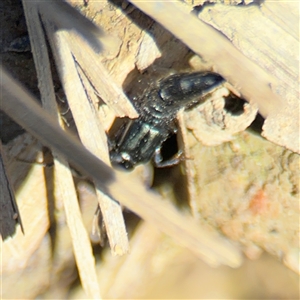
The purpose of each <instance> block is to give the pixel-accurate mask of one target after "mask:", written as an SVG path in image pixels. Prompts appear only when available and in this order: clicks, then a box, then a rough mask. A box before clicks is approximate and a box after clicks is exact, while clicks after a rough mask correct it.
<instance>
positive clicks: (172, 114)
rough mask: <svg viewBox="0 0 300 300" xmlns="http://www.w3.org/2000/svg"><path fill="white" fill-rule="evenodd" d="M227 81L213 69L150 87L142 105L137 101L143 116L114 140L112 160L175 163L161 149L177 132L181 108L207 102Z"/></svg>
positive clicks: (161, 164)
mask: <svg viewBox="0 0 300 300" xmlns="http://www.w3.org/2000/svg"><path fill="white" fill-rule="evenodd" d="M223 82H224V79H223V77H221V76H220V75H218V74H216V73H213V72H195V73H182V74H174V75H171V76H168V77H166V78H164V79H162V80H160V81H159V82H157V83H156V85H155V86H154V87H153V86H152V87H151V89H148V90H146V92H145V93H144V94H143V95H142V97H141V99H140V105H136V109H137V111H138V113H139V117H138V118H137V119H133V120H128V121H127V122H125V123H124V124H123V125H122V126H121V127H120V128H119V130H118V131H117V133H116V135H115V137H114V140H113V141H111V143H110V160H111V162H112V164H113V165H121V166H123V167H124V168H125V169H128V170H129V169H132V168H134V167H135V165H137V164H141V163H146V162H148V161H150V160H151V159H152V158H153V159H154V163H155V165H156V166H157V167H164V166H168V165H171V164H170V163H169V162H168V161H163V159H162V156H161V154H160V150H161V146H162V144H163V142H164V141H166V140H167V139H168V138H169V137H170V136H171V135H172V134H174V133H176V132H177V126H176V115H177V113H178V111H179V110H180V109H187V108H190V107H191V106H193V105H195V104H200V103H203V102H204V101H205V96H207V95H208V94H210V93H212V92H213V90H215V88H216V87H218V86H219V85H220V84H222V83H223ZM178 160H179V159H178ZM174 162H175V161H174ZM174 162H173V163H172V164H174ZM177 162H178V161H177Z"/></svg>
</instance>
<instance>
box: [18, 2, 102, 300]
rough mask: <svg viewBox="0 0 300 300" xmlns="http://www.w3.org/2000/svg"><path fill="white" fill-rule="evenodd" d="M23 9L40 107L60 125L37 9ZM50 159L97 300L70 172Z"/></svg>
mask: <svg viewBox="0 0 300 300" xmlns="http://www.w3.org/2000/svg"><path fill="white" fill-rule="evenodd" d="M23 6H24V11H25V15H26V19H27V26H28V31H29V34H30V38H31V45H32V50H33V51H32V53H33V57H34V61H35V66H36V71H37V74H38V80H39V88H40V93H41V99H42V103H43V107H44V108H45V109H46V110H47V111H48V112H49V113H50V114H51V115H52V116H53V117H55V118H56V119H57V122H59V116H58V110H57V105H56V100H55V93H54V87H53V81H52V75H51V69H50V61H49V57H48V52H47V46H46V40H45V37H44V32H43V29H42V26H41V23H40V18H39V14H38V11H37V6H36V5H32V4H30V3H27V2H26V1H24V2H23ZM36 126H39V124H38V123H37V124H36ZM53 157H54V173H55V176H56V181H57V183H58V185H57V186H56V187H55V188H56V189H57V190H58V194H59V195H60V196H61V199H62V201H63V204H64V208H65V213H66V217H67V223H68V227H69V229H70V233H71V237H72V242H73V249H74V255H75V258H76V262H77V266H78V271H79V275H80V278H81V282H82V286H83V288H84V290H85V291H86V293H87V295H88V296H89V297H92V298H94V299H98V298H99V297H100V290H99V286H98V281H97V275H96V271H95V260H94V256H93V253H92V247H91V243H90V240H89V236H88V234H87V231H86V229H85V227H84V224H83V221H82V217H81V213H80V208H79V205H78V199H77V194H76V190H75V185H74V181H73V178H72V174H71V170H70V168H69V166H68V163H67V161H66V160H65V159H64V158H63V157H62V156H61V155H60V154H59V153H56V150H55V149H54V151H53Z"/></svg>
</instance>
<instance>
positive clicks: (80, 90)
mask: <svg viewBox="0 0 300 300" xmlns="http://www.w3.org/2000/svg"><path fill="white" fill-rule="evenodd" d="M45 25H46V28H47V32H48V35H49V37H50V44H51V47H52V49H53V53H54V56H55V58H56V61H57V66H58V70H59V73H60V77H61V82H62V85H63V87H64V91H65V93H66V97H67V99H68V104H69V107H70V109H71V111H72V115H73V118H74V120H75V123H76V125H77V131H78V133H79V136H80V139H81V141H82V143H83V145H85V147H86V148H87V149H88V150H89V151H91V152H92V153H93V154H94V155H95V156H97V157H99V158H101V159H102V161H105V162H106V164H110V161H109V157H108V147H107V141H106V137H105V132H104V129H103V128H102V126H101V125H100V123H99V120H98V118H97V115H96V112H95V108H94V106H93V103H92V101H91V100H90V99H89V98H88V95H87V94H86V91H85V89H84V86H83V82H82V80H84V82H85V83H86V85H88V82H87V80H85V79H84V74H83V73H82V72H81V78H82V79H81V78H80V77H79V74H78V71H77V68H76V65H75V61H74V59H73V56H72V53H71V50H70V48H69V47H68V43H67V39H66V37H65V36H66V34H67V33H65V32H62V31H60V32H57V33H56V34H55V33H54V31H52V29H51V28H52V27H51V25H50V24H49V23H48V22H46V23H45ZM96 188H97V195H98V201H99V204H100V208H101V211H102V214H103V218H104V222H105V225H106V230H107V235H108V238H109V242H110V246H111V251H112V253H114V254H119V255H122V254H124V253H126V252H128V249H129V245H128V239H127V232H126V228H125V224H124V219H123V213H122V208H121V206H120V205H119V204H118V203H117V202H116V201H114V200H112V199H109V197H107V196H106V195H104V194H103V193H102V192H101V189H100V187H99V186H97V184H96ZM111 220H114V222H112V221H111ZM115 249H118V251H116V250H115Z"/></svg>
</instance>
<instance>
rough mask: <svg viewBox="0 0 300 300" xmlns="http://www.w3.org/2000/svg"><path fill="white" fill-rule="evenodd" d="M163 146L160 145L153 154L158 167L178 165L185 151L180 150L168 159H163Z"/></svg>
mask: <svg viewBox="0 0 300 300" xmlns="http://www.w3.org/2000/svg"><path fill="white" fill-rule="evenodd" d="M160 150H161V148H160V147H158V148H156V149H155V153H154V156H153V162H154V165H155V167H156V168H166V167H173V166H176V165H178V164H179V163H180V162H181V161H182V160H183V159H184V155H183V151H182V150H179V151H178V152H177V153H176V154H175V155H174V156H173V157H171V158H170V159H168V160H163V158H162V155H161V151H160Z"/></svg>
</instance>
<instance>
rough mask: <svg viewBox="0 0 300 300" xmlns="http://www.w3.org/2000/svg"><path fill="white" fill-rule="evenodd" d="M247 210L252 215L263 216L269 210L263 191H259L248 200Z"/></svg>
mask: <svg viewBox="0 0 300 300" xmlns="http://www.w3.org/2000/svg"><path fill="white" fill-rule="evenodd" d="M249 210H251V211H252V213H253V214H255V215H257V214H260V215H261V214H263V213H265V212H267V211H268V210H269V201H268V198H267V197H266V194H265V192H264V191H263V190H259V191H258V192H257V193H256V194H255V195H254V196H253V197H252V199H251V200H250V203H249Z"/></svg>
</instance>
